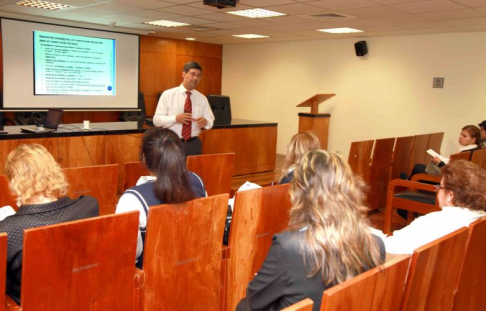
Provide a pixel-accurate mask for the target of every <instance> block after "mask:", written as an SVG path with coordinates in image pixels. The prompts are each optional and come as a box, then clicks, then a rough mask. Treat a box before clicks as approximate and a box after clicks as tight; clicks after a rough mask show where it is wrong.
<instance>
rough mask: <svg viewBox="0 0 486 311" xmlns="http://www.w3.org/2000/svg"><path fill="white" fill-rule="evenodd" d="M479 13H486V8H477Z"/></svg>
mask: <svg viewBox="0 0 486 311" xmlns="http://www.w3.org/2000/svg"><path fill="white" fill-rule="evenodd" d="M476 10H478V11H479V12H483V13H486V7H481V8H476Z"/></svg>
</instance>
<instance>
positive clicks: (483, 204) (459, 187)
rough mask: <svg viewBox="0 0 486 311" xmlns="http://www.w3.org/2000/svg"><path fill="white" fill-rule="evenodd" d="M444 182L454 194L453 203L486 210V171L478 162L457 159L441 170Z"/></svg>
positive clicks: (445, 186) (446, 187) (447, 188)
mask: <svg viewBox="0 0 486 311" xmlns="http://www.w3.org/2000/svg"><path fill="white" fill-rule="evenodd" d="M441 173H442V183H443V184H444V188H445V189H446V190H449V191H452V193H453V194H454V200H453V202H452V203H453V204H454V205H455V206H460V207H466V208H469V209H471V210H486V183H485V182H484V181H485V180H486V171H485V170H483V169H481V168H480V167H479V166H477V165H476V164H474V163H472V162H469V161H465V160H457V161H454V162H452V163H451V164H450V165H446V166H444V167H443V168H442V170H441Z"/></svg>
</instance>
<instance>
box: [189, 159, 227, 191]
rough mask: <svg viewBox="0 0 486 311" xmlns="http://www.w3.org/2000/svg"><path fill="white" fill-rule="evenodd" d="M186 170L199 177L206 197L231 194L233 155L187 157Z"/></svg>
mask: <svg viewBox="0 0 486 311" xmlns="http://www.w3.org/2000/svg"><path fill="white" fill-rule="evenodd" d="M187 169H188V170H190V171H191V172H194V173H196V174H197V175H199V177H201V179H202V180H203V182H204V186H205V188H206V191H207V193H208V195H216V194H223V193H228V194H231V178H232V177H233V172H234V169H235V154H234V153H219V154H205V155H197V156H188V157H187Z"/></svg>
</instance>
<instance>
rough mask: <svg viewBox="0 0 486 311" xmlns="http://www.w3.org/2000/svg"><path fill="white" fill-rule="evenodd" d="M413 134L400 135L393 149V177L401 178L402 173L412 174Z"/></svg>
mask: <svg viewBox="0 0 486 311" xmlns="http://www.w3.org/2000/svg"><path fill="white" fill-rule="evenodd" d="M412 144H413V136H407V137H398V138H397V141H396V143H395V148H394V149H393V162H392V173H391V179H396V178H400V173H402V172H403V173H406V174H410V172H411V171H412V168H411V167H410V154H411V153H412Z"/></svg>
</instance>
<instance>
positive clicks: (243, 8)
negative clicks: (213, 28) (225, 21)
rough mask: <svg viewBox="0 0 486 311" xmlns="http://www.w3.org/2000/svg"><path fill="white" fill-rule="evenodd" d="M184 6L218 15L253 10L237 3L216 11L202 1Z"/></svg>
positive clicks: (213, 7) (215, 8)
mask: <svg viewBox="0 0 486 311" xmlns="http://www.w3.org/2000/svg"><path fill="white" fill-rule="evenodd" d="M186 6H190V7H193V8H198V9H205V10H209V11H212V12H218V13H224V12H231V11H239V10H248V9H254V7H253V6H248V5H244V4H241V3H237V5H236V7H229V8H223V9H218V8H217V7H215V6H211V5H205V4H204V3H203V2H202V1H198V2H196V3H190V4H187V5H186Z"/></svg>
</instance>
